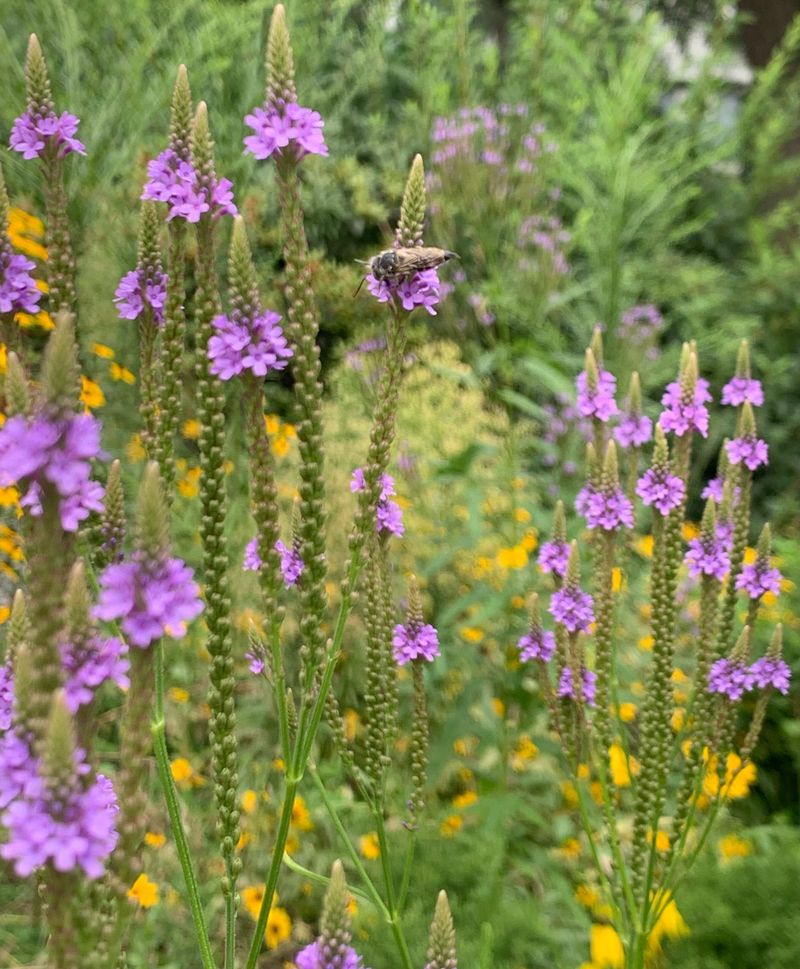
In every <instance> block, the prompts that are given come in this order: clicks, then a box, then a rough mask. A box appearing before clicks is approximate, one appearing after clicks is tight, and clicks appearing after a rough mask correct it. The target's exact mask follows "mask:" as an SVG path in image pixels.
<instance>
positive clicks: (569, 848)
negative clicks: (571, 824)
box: [557, 838, 581, 860]
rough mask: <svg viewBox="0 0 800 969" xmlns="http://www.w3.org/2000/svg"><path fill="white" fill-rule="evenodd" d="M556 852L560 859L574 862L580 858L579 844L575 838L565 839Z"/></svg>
mask: <svg viewBox="0 0 800 969" xmlns="http://www.w3.org/2000/svg"><path fill="white" fill-rule="evenodd" d="M557 850H558V854H560V855H561V857H562V858H567V859H568V860H574V859H575V858H580V856H581V843H580V841H578V839H577V838H567V840H566V841H564V842H563V843H562V845H561V847H560V848H558V849H557Z"/></svg>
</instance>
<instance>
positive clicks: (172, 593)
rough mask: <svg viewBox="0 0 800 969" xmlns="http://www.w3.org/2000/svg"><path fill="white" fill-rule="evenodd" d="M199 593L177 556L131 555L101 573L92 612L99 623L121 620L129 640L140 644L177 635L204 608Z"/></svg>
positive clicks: (190, 572)
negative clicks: (146, 556)
mask: <svg viewBox="0 0 800 969" xmlns="http://www.w3.org/2000/svg"><path fill="white" fill-rule="evenodd" d="M199 596H200V590H199V589H198V587H197V584H196V583H195V581H194V573H193V572H192V570H191V569H190V568H189V566H188V565H187V564H186V563H185V562H184V561H183V560H182V559H178V558H163V559H159V560H156V561H145V560H144V559H143V558H142V557H141V556H140V557H134V558H132V559H130V560H129V561H127V562H120V563H118V564H115V565H109V566H107V568H106V569H105V570H104V571H103V572H102V574H101V575H100V596H99V598H98V600H97V605H96V606H95V607H94V610H93V614H94V616H95V618H97V619H102V620H103V621H104V622H110V621H112V620H114V619H117V620H120V626H121V627H122V631H123V632H124V633H125V635H126V636H127V637H128V639H129V640H130V642H131V643H133V645H134V646H139V647H142V648H144V647H146V646H149V645H150V644H151V643H152V642H154V641H155V640H157V639H160V638H161V637H162V636H163V635H165V634H166V635H168V636H171V637H172V638H173V639H181V638H182V637H183V636H184V635H185V634H186V623H188V622H190V621H191V620H192V619H194V618H195V617H196V616H198V615H199V614H200V613H201V612H202V611H203V603H202V602H201V600H200V597H199Z"/></svg>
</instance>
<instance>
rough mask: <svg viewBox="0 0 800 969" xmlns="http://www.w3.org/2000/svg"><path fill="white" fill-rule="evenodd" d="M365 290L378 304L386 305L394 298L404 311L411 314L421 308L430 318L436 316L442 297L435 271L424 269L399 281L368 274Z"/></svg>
mask: <svg viewBox="0 0 800 969" xmlns="http://www.w3.org/2000/svg"><path fill="white" fill-rule="evenodd" d="M367 289H368V290H369V291H370V293H372V295H373V296H374V297H375V298H376V299H377V300H378V302H379V303H388V302H389V300H391V299H394V298H395V297H396V298H397V299H399V300H400V303H401V305H402V307H403V309H404V310H408V312H411V310H413V309H416V307H417V306H422V307H423V308H424V309H425V312H426V313H428V314H430V316H436V309H435V307H436V306H437V305H438V304H439V302H440V300H441V296H442V294H441V282H440V280H439V276H438V274H437V272H436V270H435V269H426V270H424V271H423V272H420V273H415V274H414V275H413V276H411V277H403V278H399V279H376V278H375V277H374V276H373V275H372V273H370V274H369V275H368V276H367Z"/></svg>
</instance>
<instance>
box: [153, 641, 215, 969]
mask: <svg viewBox="0 0 800 969" xmlns="http://www.w3.org/2000/svg"><path fill="white" fill-rule="evenodd" d="M153 649H154V650H155V664H154V665H155V698H154V704H153V722H152V724H151V727H150V729H151V732H152V734H153V747H154V749H155V755H156V766H157V768H158V776H159V778H160V780H161V786H162V788H163V789H164V799H165V800H166V802H167V813H168V814H169V823H170V826H171V827H172V834H173V837H174V838H175V848H176V850H177V852H178V860H179V861H180V864H181V870H182V872H183V880H184V883H185V884H186V892H187V894H188V896H189V908H190V909H191V912H192V919H193V921H194V929H195V934H196V935H197V944H198V946H199V948H200V959H201V961H202V963H203V969H216V965H215V962H214V956H213V954H212V952H211V943H210V942H209V940H208V928H207V927H206V919H205V915H204V914H203V906H202V904H201V903H200V891H199V889H198V886H197V879H196V877H195V874H194V869H193V868H192V858H191V855H190V853H189V845H188V843H187V840H186V832H185V831H184V830H183V822H182V821H181V811H180V805H179V804H178V795H177V794H176V792H175V785H174V783H173V780H172V774H171V773H170V769H169V753H168V752H167V739H166V732H165V731H166V726H165V720H164V643H163V641H162V640H160V639H159V640H158V642H157V643H156V644H155V646H153Z"/></svg>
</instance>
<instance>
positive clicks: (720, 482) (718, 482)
mask: <svg viewBox="0 0 800 969" xmlns="http://www.w3.org/2000/svg"><path fill="white" fill-rule="evenodd" d="M724 488H725V479H724V478H711V479H710V480H709V481H707V482H706V486H705V488H703V491H702V492H701V494H700V497H701V498H713V499H714V501H715V502H716V503H717V504H720V502H721V501H722V494H723V490H724Z"/></svg>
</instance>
